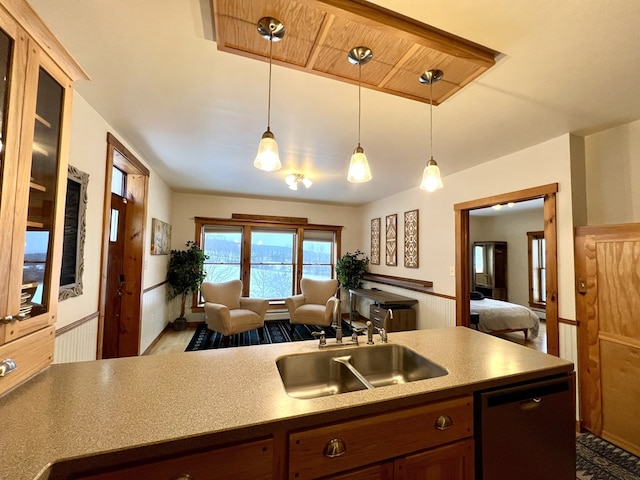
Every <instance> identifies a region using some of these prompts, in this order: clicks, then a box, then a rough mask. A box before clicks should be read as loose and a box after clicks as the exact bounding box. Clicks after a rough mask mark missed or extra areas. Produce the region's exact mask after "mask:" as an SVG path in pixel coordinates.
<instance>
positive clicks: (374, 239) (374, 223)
mask: <svg viewBox="0 0 640 480" xmlns="http://www.w3.org/2000/svg"><path fill="white" fill-rule="evenodd" d="M371 264H372V265H380V217H378V218H372V219H371Z"/></svg>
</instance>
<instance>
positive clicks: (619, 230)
mask: <svg viewBox="0 0 640 480" xmlns="http://www.w3.org/2000/svg"><path fill="white" fill-rule="evenodd" d="M638 229H640V223H625V224H619V225H593V226H590V225H588V226H584V227H576V228H575V236H576V237H583V236H586V235H597V236H598V240H599V241H602V240H603V239H606V237H607V236H608V235H615V238H616V240H619V239H620V237H621V236H625V235H627V236H630V237H632V238H637V237H638ZM603 237H604V238H603Z"/></svg>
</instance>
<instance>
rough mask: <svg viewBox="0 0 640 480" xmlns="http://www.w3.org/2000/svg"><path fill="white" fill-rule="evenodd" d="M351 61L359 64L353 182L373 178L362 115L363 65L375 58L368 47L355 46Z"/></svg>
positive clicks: (351, 175)
mask: <svg viewBox="0 0 640 480" xmlns="http://www.w3.org/2000/svg"><path fill="white" fill-rule="evenodd" d="M347 58H348V59H349V62H351V63H352V64H354V65H358V146H357V147H356V149H355V150H354V152H353V155H351V162H349V172H348V173H347V180H348V181H350V182H351V183H364V182H368V181H369V180H371V169H370V168H369V162H368V161H367V156H366V155H365V154H364V148H362V147H361V146H360V123H361V122H360V120H361V117H362V65H364V64H365V63H367V62H368V61H369V60H371V59H372V58H373V52H371V50H370V49H369V48H368V47H355V48H352V49H351V50H350V51H349V55H348V57H347Z"/></svg>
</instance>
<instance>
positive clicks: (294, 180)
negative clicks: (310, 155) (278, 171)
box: [284, 173, 313, 190]
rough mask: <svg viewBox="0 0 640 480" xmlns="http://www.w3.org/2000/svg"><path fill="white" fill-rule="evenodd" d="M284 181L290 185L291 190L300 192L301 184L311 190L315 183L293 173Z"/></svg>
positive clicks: (299, 174)
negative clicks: (299, 186)
mask: <svg viewBox="0 0 640 480" xmlns="http://www.w3.org/2000/svg"><path fill="white" fill-rule="evenodd" d="M284 181H285V182H286V184H287V185H289V188H290V189H291V190H298V185H299V184H302V185H304V187H305V188H309V187H310V186H311V185H313V182H312V181H311V180H309V179H308V178H307V177H305V176H304V175H303V174H301V173H292V174H291V175H287V176H286V177H285V179H284Z"/></svg>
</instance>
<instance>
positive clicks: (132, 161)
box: [107, 132, 149, 192]
mask: <svg viewBox="0 0 640 480" xmlns="http://www.w3.org/2000/svg"><path fill="white" fill-rule="evenodd" d="M107 143H108V144H109V145H111V146H113V148H115V149H116V150H117V151H119V152H120V153H121V154H122V155H124V156H125V157H127V160H128V162H126V163H120V162H118V161H115V160H114V163H113V165H115V166H116V167H118V168H119V169H120V170H122V171H123V172H125V173H133V174H139V175H144V176H145V177H148V176H149V169H148V168H147V167H146V166H145V165H144V164H143V163H142V162H141V161H140V160H138V157H136V156H135V155H134V154H133V153H132V152H131V150H129V149H128V148H127V147H125V146H124V145H123V144H122V142H120V140H118V139H117V138H116V137H115V136H114V135H113V134H112V133H111V132H107ZM132 167H133V168H132ZM109 192H111V188H109Z"/></svg>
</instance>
